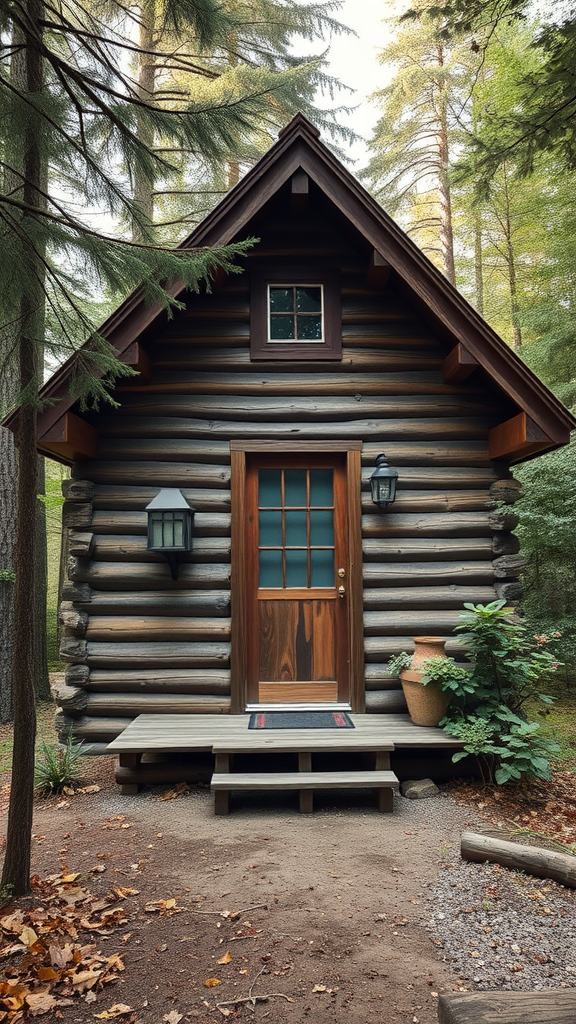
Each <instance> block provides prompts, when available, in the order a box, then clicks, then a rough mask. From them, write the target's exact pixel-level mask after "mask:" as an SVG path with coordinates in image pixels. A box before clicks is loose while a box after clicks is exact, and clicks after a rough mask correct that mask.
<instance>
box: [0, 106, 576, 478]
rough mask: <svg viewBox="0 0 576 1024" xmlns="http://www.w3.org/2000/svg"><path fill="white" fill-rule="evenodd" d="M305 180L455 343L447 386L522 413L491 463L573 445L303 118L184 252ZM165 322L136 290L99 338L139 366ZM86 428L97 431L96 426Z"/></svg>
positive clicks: (50, 396) (518, 364) (507, 427)
mask: <svg viewBox="0 0 576 1024" xmlns="http://www.w3.org/2000/svg"><path fill="white" fill-rule="evenodd" d="M297 171H304V172H305V173H306V174H307V175H308V176H309V178H310V179H311V180H312V181H313V182H315V183H316V185H317V186H318V187H319V188H320V189H321V191H322V192H323V193H324V195H325V196H326V197H327V198H328V199H329V200H330V201H331V202H332V203H333V204H334V206H335V207H336V208H337V209H338V210H339V211H340V213H341V214H342V215H343V216H344V217H345V218H346V219H347V220H348V221H349V222H350V223H351V224H352V225H353V226H354V228H355V229H356V230H357V231H358V232H360V234H361V235H362V236H363V237H364V239H365V240H366V241H367V242H368V243H369V245H370V246H371V247H372V248H373V250H374V252H375V253H376V254H377V256H378V259H379V261H380V262H381V263H384V264H387V265H388V266H389V267H390V268H391V269H392V270H393V271H395V272H396V274H397V275H398V277H399V278H400V280H401V281H402V282H403V285H404V287H405V288H406V289H407V290H408V291H409V293H410V296H411V300H412V301H413V303H414V304H415V305H416V306H417V307H418V310H419V313H420V314H421V315H422V316H423V317H424V318H425V319H426V320H428V322H429V323H430V324H431V326H432V327H433V328H434V329H435V330H436V331H437V332H438V333H439V334H440V335H441V336H442V338H443V340H444V341H447V342H448V345H449V347H450V348H451V352H450V354H449V355H448V357H447V359H446V360H445V364H444V376H445V379H446V380H451V381H454V382H456V381H458V380H462V379H464V378H465V376H467V375H468V374H469V373H470V372H472V370H474V369H476V368H482V369H483V370H484V371H485V373H486V374H487V376H488V377H489V378H490V380H491V381H492V382H493V384H494V385H496V387H497V388H499V389H500V390H501V391H502V392H503V393H504V395H505V396H507V397H508V398H509V399H511V400H512V401H513V402H514V403H515V404H516V406H517V407H518V415H517V416H514V417H513V418H512V419H511V420H508V421H507V422H506V423H504V424H502V425H501V426H499V427H496V428H494V430H493V431H492V435H493V437H492V436H491V438H490V443H491V456H492V457H493V458H499V457H501V458H505V459H506V460H507V461H510V462H517V461H522V460H523V459H526V458H530V457H531V456H532V455H534V454H536V453H539V452H544V451H550V450H552V449H554V448H558V447H560V446H561V445H563V444H566V443H567V442H568V440H569V435H570V431H571V430H572V429H574V427H576V418H574V416H572V414H571V413H570V412H569V411H568V410H567V409H566V408H565V407H564V406H563V405H562V403H561V402H560V401H559V400H558V399H557V398H556V397H555V396H554V395H553V394H552V392H551V391H550V390H549V389H548V388H547V387H546V386H545V385H544V384H543V383H542V381H540V380H539V378H538V377H536V376H535V374H534V373H532V371H531V370H530V369H529V368H528V367H527V366H526V365H525V364H524V363H523V361H522V360H521V359H520V358H519V357H518V356H517V355H516V353H515V352H514V351H513V350H512V349H510V348H509V346H508V345H506V343H505V342H504V341H503V340H502V339H501V338H500V337H499V336H498V335H497V334H496V333H495V332H494V331H493V330H492V328H491V327H489V326H488V324H487V323H486V322H485V321H484V320H483V319H482V317H481V316H480V315H479V314H478V313H477V312H476V310H475V309H474V308H473V307H472V306H471V305H470V304H469V303H468V302H467V301H466V299H465V298H464V297H463V296H462V295H461V294H460V293H459V292H458V290H457V289H456V288H455V287H454V286H453V285H451V284H450V282H449V281H448V280H447V279H446V278H445V277H444V276H443V274H441V273H440V271H439V270H438V269H437V268H436V267H435V266H434V265H433V264H432V263H431V262H430V260H429V259H428V258H427V257H426V256H425V255H424V254H423V253H422V252H421V251H420V249H419V248H418V247H417V246H416V244H415V243H414V242H413V241H412V240H411V239H410V238H409V237H408V236H407V235H406V234H405V233H404V231H402V229H401V228H400V227H398V225H397V224H396V223H395V222H394V221H393V220H392V219H391V217H389V216H388V214H387V213H386V212H385V211H384V210H383V209H382V207H381V206H380V205H379V204H378V203H377V202H376V200H375V199H374V198H373V197H372V196H371V195H370V194H369V193H368V192H367V191H366V189H364V188H363V187H362V185H360V183H359V182H358V181H357V180H356V178H354V176H353V175H352V174H351V173H350V172H349V171H348V170H347V169H346V168H345V167H344V166H343V165H342V163H341V162H340V161H339V160H338V159H337V158H336V157H335V156H334V154H333V153H331V151H330V150H329V149H328V148H327V147H326V146H324V145H323V144H322V142H321V141H320V137H319V132H318V131H317V129H316V128H315V127H314V126H313V125H312V124H311V123H310V122H309V121H308V120H307V119H306V118H305V117H304V116H303V115H302V114H297V115H296V116H295V117H294V118H293V119H292V121H291V122H290V123H289V124H288V125H287V126H286V128H284V129H283V130H282V131H281V132H280V134H279V138H278V141H277V142H276V143H275V144H274V145H273V146H272V147H271V148H270V150H269V151H268V152H267V153H266V154H265V156H263V157H262V159H261V160H259V162H258V163H257V164H256V165H255V166H254V167H253V168H252V169H251V170H250V171H249V172H248V173H247V174H246V175H245V177H244V178H243V179H242V180H241V181H240V182H239V183H238V184H237V185H236V186H235V187H234V188H233V189H232V190H231V191H230V192H229V193H228V194H227V195H226V196H225V198H224V199H223V200H222V201H221V202H220V203H219V204H218V206H216V207H215V208H214V210H212V212H211V213H209V214H208V216H207V217H206V218H205V219H204V220H203V221H202V223H201V224H199V225H198V227H197V228H196V229H195V230H194V231H193V232H192V234H191V235H189V237H188V238H187V239H186V240H185V241H184V242H183V243H182V245H181V248H195V247H199V246H216V245H226V244H227V243H229V242H231V241H232V240H233V239H234V238H236V237H238V235H241V233H242V231H243V230H244V229H245V228H246V227H247V226H248V224H249V222H250V220H251V219H252V218H253V217H254V215H255V214H256V213H257V212H258V211H259V210H260V209H261V208H262V207H263V206H264V204H265V203H266V202H267V201H268V200H269V199H271V198H272V196H274V195H275V194H276V193H277V191H278V190H279V189H280V188H281V187H282V185H284V183H285V182H287V181H288V180H289V179H290V178H291V177H292V175H293V174H294V173H295V172H297ZM184 287H185V286H184V284H183V282H182V281H175V282H173V283H172V284H171V285H170V286H169V287H168V288H167V291H168V292H169V293H170V294H171V295H172V296H174V297H176V296H179V295H180V294H181V293H182V291H183V290H184ZM163 313H164V310H163V308H162V307H161V306H160V304H156V305H154V306H146V305H145V303H144V298H143V292H142V290H141V289H137V290H136V291H135V292H133V293H132V295H130V296H129V297H128V298H127V299H126V300H125V301H124V302H123V303H122V304H121V305H120V306H119V307H118V308H117V309H116V310H115V312H114V313H113V314H112V315H111V316H110V317H109V318H108V320H107V321H106V322H105V323H104V325H103V326H102V328H101V331H100V333H101V334H103V335H104V336H105V337H107V338H108V340H109V341H110V342H111V343H112V344H113V345H114V347H115V349H116V351H117V354H118V357H119V358H120V359H124V361H126V362H128V363H131V362H133V359H131V357H130V349H131V347H132V350H134V343H135V342H137V340H138V338H139V337H140V336H141V334H142V332H143V331H144V330H146V329H147V328H149V327H150V326H151V325H152V324H153V323H154V321H155V320H156V319H157V318H159V317H160V316H162V315H163ZM74 358H75V357H74V356H72V357H71V359H69V360H68V361H67V362H66V363H64V364H63V366H61V367H60V369H59V370H57V371H56V373H55V374H54V375H53V376H52V377H51V378H50V380H49V381H47V383H46V384H45V385H44V386H43V388H42V389H41V391H40V396H41V398H42V399H44V400H50V405H49V407H47V408H45V410H44V411H43V412H42V413H41V414H40V415H39V420H38V427H39V429H38V438H39V441H38V446H39V449H40V450H41V451H45V452H46V453H48V454H52V456H53V457H54V455H55V449H54V444H51V443H50V441H51V440H52V441H54V439H55V438H57V437H60V440H62V437H63V433H62V429H60V432H59V428H58V424H60V426H62V423H63V422H64V420H63V418H64V417H65V414H66V413H67V412H68V410H70V409H71V407H72V406H73V404H74V402H75V399H74V397H73V396H71V395H70V394H69V392H68V382H69V379H70V375H71V368H72V364H73V360H74ZM17 420H18V412H17V410H16V411H14V412H13V413H11V414H10V415H9V416H8V417H7V418H6V420H5V421H4V423H5V425H6V426H8V427H9V428H10V429H12V430H16V428H17ZM80 422H81V421H80ZM86 427H87V429H88V430H90V429H92V428H89V427H88V425H87V424H86ZM57 451H59V452H60V457H61V458H62V460H63V461H72V459H73V458H74V452H73V450H72V448H71V447H70V446H69V447H68V448H66V446H65V445H63V446H61V447H60V448H59V449H57ZM56 457H59V456H58V454H56Z"/></svg>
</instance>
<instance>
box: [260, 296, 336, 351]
mask: <svg viewBox="0 0 576 1024" xmlns="http://www.w3.org/2000/svg"><path fill="white" fill-rule="evenodd" d="M322 303H323V291H322V285H319V284H318V285H269V286H268V338H269V340H270V341H294V342H298V341H308V342H310V341H312V342H314V341H319V342H322V341H323V331H322V313H323V309H322Z"/></svg>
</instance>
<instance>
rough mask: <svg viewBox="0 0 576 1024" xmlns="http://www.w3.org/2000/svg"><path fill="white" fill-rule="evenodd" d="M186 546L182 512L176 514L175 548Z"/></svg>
mask: <svg viewBox="0 0 576 1024" xmlns="http://www.w3.org/2000/svg"><path fill="white" fill-rule="evenodd" d="M183 544H184V516H183V513H182V512H175V513H174V547H176V548H181V547H182V546H183Z"/></svg>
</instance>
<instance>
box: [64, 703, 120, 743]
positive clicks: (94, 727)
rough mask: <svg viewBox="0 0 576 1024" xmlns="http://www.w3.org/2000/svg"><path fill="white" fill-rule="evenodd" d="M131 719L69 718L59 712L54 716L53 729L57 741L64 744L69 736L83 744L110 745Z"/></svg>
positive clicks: (84, 716) (86, 716)
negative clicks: (54, 729)
mask: <svg viewBox="0 0 576 1024" xmlns="http://www.w3.org/2000/svg"><path fill="white" fill-rule="evenodd" d="M132 721H133V718H132V717H130V718H91V717H88V715H83V716H82V718H71V717H70V715H65V714H64V712H62V711H60V712H58V713H57V714H56V720H55V727H56V733H57V735H58V739H59V740H60V742H61V743H66V741H67V739H68V737H69V735H70V734H72V736H73V737H74V739H76V740H79V741H80V740H81V741H82V742H83V743H94V742H95V743H111V742H112V740H114V739H116V737H117V736H119V735H120V733H121V732H124V729H126V728H127V727H128V726H129V725H130V722H132Z"/></svg>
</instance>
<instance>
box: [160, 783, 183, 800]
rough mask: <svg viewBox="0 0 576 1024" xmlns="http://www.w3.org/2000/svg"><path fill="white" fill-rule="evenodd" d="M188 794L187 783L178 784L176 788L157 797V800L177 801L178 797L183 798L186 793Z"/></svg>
mask: <svg viewBox="0 0 576 1024" xmlns="http://www.w3.org/2000/svg"><path fill="white" fill-rule="evenodd" d="M189 792H190V786H189V785H188V783H187V782H179V783H178V785H177V786H174V787H173V788H172V789H167V790H166V791H165V792H164V793H162V795H161V796H159V797H158V799H159V800H177V799H178V797H179V796H185V795H186V793H189Z"/></svg>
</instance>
